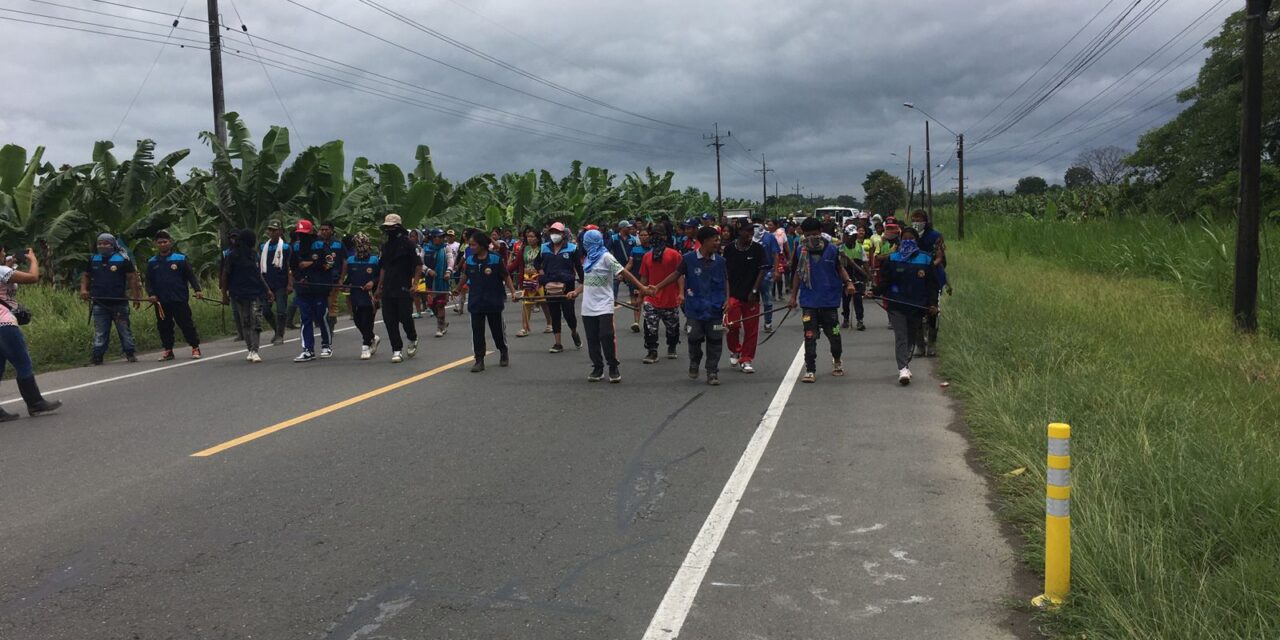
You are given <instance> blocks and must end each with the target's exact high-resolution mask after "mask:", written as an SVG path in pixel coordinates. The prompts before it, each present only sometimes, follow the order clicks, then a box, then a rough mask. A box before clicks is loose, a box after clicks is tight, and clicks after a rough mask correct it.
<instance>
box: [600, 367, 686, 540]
mask: <svg viewBox="0 0 1280 640" xmlns="http://www.w3.org/2000/svg"><path fill="white" fill-rule="evenodd" d="M703 393H705V392H703V391H699V392H698V393H695V394H694V395H693V397H692V398H689V399H688V400H687V401H685V403H684V404H682V405H680V407H678V408H677V409H676V410H675V411H673V412H671V414H670V415H668V416H667V417H666V418H665V419H664V420H663V421H662V423H661V424H659V425H658V428H657V429H654V431H653V433H651V434H649V437H648V438H645V440H644V442H642V443H640V446H639V448H637V449H636V451H635V453H633V454H632V455H631V459H629V460H628V461H627V464H626V465H625V466H624V467H623V469H622V479H621V480H620V481H619V482H618V488H617V495H618V497H617V513H616V518H617V527H618V531H619V532H622V533H625V532H626V531H627V530H628V529H630V528H631V524H632V523H633V522H635V520H636V518H637V516H639V515H640V511H641V510H643V509H644V508H645V507H648V506H652V505H653V504H654V503H655V502H657V501H658V500H659V499H660V498H661V497H662V494H663V493H664V491H665V489H664V487H665V486H666V471H667V469H669V468H670V467H672V466H674V465H677V464H679V463H681V462H684V461H685V460H688V459H689V458H692V457H694V456H696V455H698V454H700V453H705V452H706V447H698V448H697V449H694V450H693V451H691V452H689V453H687V454H685V455H683V456H681V457H679V458H676V459H675V460H670V461H668V462H664V463H652V462H646V461H645V456H646V455H647V454H648V451H649V445H651V444H653V443H654V441H655V440H657V439H658V436H660V435H662V432H663V431H665V430H666V429H667V427H669V426H671V423H673V422H675V419H676V418H677V417H679V416H680V414H681V413H682V412H684V410H685V409H688V408H689V406H690V405H692V404H693V403H694V402H697V400H698V399H699V398H701V397H702V394H703Z"/></svg>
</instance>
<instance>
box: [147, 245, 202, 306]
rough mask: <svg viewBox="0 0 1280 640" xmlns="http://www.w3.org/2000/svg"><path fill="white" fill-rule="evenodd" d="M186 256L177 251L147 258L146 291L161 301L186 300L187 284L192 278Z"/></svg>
mask: <svg viewBox="0 0 1280 640" xmlns="http://www.w3.org/2000/svg"><path fill="white" fill-rule="evenodd" d="M189 273H191V265H190V264H188V263H187V257H186V256H184V255H182V254H181V253H178V252H176V251H175V252H173V253H170V254H169V255H168V256H158V255H156V256H151V258H150V259H148V260H147V291H149V292H151V295H153V296H155V297H156V298H157V299H159V300H160V301H161V302H186V300H187V286H188V284H190V282H191V281H192V280H193V279H194V278H190V277H189V276H188V275H187V274H189Z"/></svg>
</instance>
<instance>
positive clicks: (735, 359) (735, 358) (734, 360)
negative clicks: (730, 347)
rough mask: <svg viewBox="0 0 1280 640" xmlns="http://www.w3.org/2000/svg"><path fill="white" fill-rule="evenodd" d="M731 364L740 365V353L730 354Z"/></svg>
mask: <svg viewBox="0 0 1280 640" xmlns="http://www.w3.org/2000/svg"><path fill="white" fill-rule="evenodd" d="M729 366H731V367H736V366H738V354H736V353H730V354H729Z"/></svg>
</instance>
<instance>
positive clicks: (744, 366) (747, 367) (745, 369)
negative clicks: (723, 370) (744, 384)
mask: <svg viewBox="0 0 1280 640" xmlns="http://www.w3.org/2000/svg"><path fill="white" fill-rule="evenodd" d="M742 372H743V373H755V372H756V368H755V367H753V366H751V363H750V362H744V363H742Z"/></svg>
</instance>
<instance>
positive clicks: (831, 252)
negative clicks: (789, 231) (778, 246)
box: [788, 217, 857, 383]
mask: <svg viewBox="0 0 1280 640" xmlns="http://www.w3.org/2000/svg"><path fill="white" fill-rule="evenodd" d="M800 233H802V234H803V235H804V239H803V241H802V242H801V243H800V245H799V250H798V251H797V252H796V256H795V260H794V262H793V264H792V270H793V271H794V272H795V273H794V274H793V275H792V276H791V301H790V303H789V304H788V306H790V307H792V308H795V306H796V303H797V301H798V302H799V305H800V312H801V316H800V317H801V319H802V320H803V321H804V368H805V372H804V376H803V377H801V378H800V380H801V382H809V383H812V382H816V381H817V362H818V334H826V336H827V342H828V343H829V344H830V345H831V361H832V363H831V375H833V376H842V375H844V364H843V362H842V361H841V359H840V357H841V355H843V353H844V344H843V342H842V341H841V338H840V297H841V291H842V290H843V291H844V293H853V292H854V291H856V290H857V289H856V288H855V287H854V284H853V279H852V278H850V277H849V274H848V273H846V272H845V270H844V266H843V265H842V264H840V251H839V250H838V249H837V248H836V246H835V244H833V243H832V242H831V241H830V240H828V239H827V237H826V236H825V235H824V234H823V231H822V222H821V221H820V220H818V219H817V218H813V217H809V218H805V219H804V222H801V223H800Z"/></svg>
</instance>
